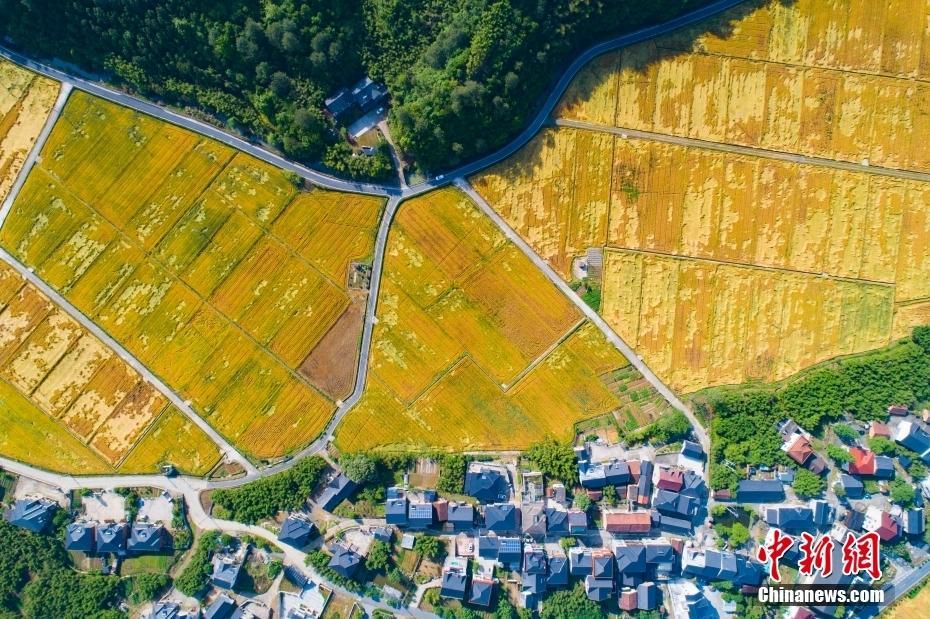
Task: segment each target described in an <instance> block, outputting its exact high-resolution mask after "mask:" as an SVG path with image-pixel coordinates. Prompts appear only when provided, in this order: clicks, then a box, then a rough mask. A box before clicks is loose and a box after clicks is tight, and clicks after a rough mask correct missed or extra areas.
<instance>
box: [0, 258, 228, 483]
mask: <svg viewBox="0 0 930 619" xmlns="http://www.w3.org/2000/svg"><path fill="white" fill-rule="evenodd" d="M0 308H2V309H0V367H2V369H0V400H2V402H3V412H4V414H3V415H2V416H0V417H2V420H0V453H2V454H3V455H5V456H8V457H11V458H15V459H17V460H22V461H24V462H27V463H29V464H34V465H36V466H40V467H42V468H48V469H52V470H56V471H64V472H69V473H77V474H80V473H98V472H107V471H114V470H119V471H122V470H123V464H124V460H125V458H126V456H127V454H129V453H130V452H131V451H133V452H135V451H138V450H139V449H140V446H139V445H138V444H139V443H140V437H142V436H143V434H146V433H147V432H148V431H149V430H150V428H151V427H152V426H157V425H160V424H162V423H163V421H164V418H165V415H163V414H162V412H163V411H164V410H165V409H166V405H167V400H166V398H164V396H162V395H161V394H160V393H158V392H157V391H156V390H155V389H154V388H153V387H152V386H151V385H150V384H149V383H147V382H146V381H145V380H144V379H143V378H142V377H141V376H140V375H139V374H138V373H137V372H136V371H135V370H134V369H132V368H131V367H130V366H128V365H127V364H126V363H125V362H124V361H122V360H121V359H120V358H119V357H117V356H116V355H115V353H113V352H112V351H111V350H110V349H108V348H107V347H106V346H105V345H104V344H103V343H102V342H101V341H100V340H98V339H97V338H96V337H95V336H94V335H92V334H91V333H89V332H88V331H87V330H85V329H84V328H83V327H82V326H81V325H80V324H79V323H77V322H76V321H75V320H73V319H72V318H71V317H70V316H68V315H67V314H66V313H65V312H63V311H62V310H61V309H60V308H58V307H57V306H55V305H54V304H53V303H52V302H51V301H50V300H49V299H48V298H47V297H46V296H45V295H43V294H42V293H41V292H40V291H39V290H37V289H36V288H35V287H34V286H32V285H31V284H29V283H27V282H26V281H25V280H24V279H22V277H20V276H19V274H18V273H16V271H14V270H13V269H12V268H11V267H9V266H7V265H6V264H2V263H0ZM195 429H196V432H191V433H189V434H190V435H189V436H188V437H182V436H180V435H179V434H177V433H175V434H171V435H167V436H165V437H163V439H162V442H163V443H164V447H162V449H163V450H164V451H165V452H166V453H168V454H174V453H175V452H177V451H178V450H179V449H184V450H190V453H191V454H192V455H194V456H197V457H199V458H210V457H211V453H216V454H218V451H217V448H216V446H215V445H213V444H212V442H211V441H210V439H209V437H207V436H206V435H205V434H204V433H203V432H202V431H201V430H200V429H199V428H195ZM182 438H185V439H187V440H188V443H187V444H185V445H183V446H182V445H180V444H179V441H180V440H181V439H182ZM141 442H142V443H144V442H145V441H144V440H143V441H141ZM134 448H135V449H134ZM145 450H148V448H145ZM145 450H144V451H143V453H144V452H145ZM186 458H187V460H190V459H191V456H186ZM215 461H216V460H215V459H214V463H215ZM185 462H186V461H184V462H182V461H180V460H179V462H178V465H179V466H180V465H182V464H185ZM158 464H159V462H158V461H151V462H140V463H139V464H138V466H137V467H136V469H135V470H136V471H138V472H152V471H155V470H157V465H158Z"/></svg>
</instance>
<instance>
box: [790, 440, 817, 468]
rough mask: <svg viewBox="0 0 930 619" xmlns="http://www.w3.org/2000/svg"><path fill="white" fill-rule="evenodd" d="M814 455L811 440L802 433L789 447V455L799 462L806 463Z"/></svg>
mask: <svg viewBox="0 0 930 619" xmlns="http://www.w3.org/2000/svg"><path fill="white" fill-rule="evenodd" d="M812 455H814V450H813V449H812V448H811V442H810V441H809V440H807V438H805V437H804V436H801V435H800V434H799V435H797V438H796V439H794V442H793V443H791V445H789V447H788V456H789V457H790V458H791V459H792V460H794V461H795V462H797V463H798V464H804V463H805V462H807V459H808V458H810V457H811V456H812Z"/></svg>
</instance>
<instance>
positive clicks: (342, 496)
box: [317, 473, 358, 512]
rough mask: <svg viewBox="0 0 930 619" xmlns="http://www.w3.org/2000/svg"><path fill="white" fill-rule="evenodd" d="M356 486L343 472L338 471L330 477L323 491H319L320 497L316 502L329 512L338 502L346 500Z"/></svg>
mask: <svg viewBox="0 0 930 619" xmlns="http://www.w3.org/2000/svg"><path fill="white" fill-rule="evenodd" d="M357 487H358V485H357V484H356V483H355V482H354V481H352V480H351V479H349V478H348V477H346V476H345V475H344V474H342V473H339V474H338V475H336V476H335V477H333V478H332V479H330V480H329V482H328V483H327V484H326V487H325V488H323V492H322V493H320V498H319V499H317V503H319V505H320V507H322V508H323V509H325V510H326V511H328V512H331V511H333V510H334V509H336V507H338V506H339V504H340V503H342V502H343V501H344V500H346V499H347V498H348V497H349V495H350V494H352V493H353V492H354V491H355V489H356V488H357Z"/></svg>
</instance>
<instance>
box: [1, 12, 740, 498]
mask: <svg viewBox="0 0 930 619" xmlns="http://www.w3.org/2000/svg"><path fill="white" fill-rule="evenodd" d="M742 1H743V0H718V1H717V2H714V3H712V4H709V5H707V6H705V7H703V8H701V9H698V10H696V11H693V12H691V13H688V14H686V15H682V16H680V17H678V18H675V19H673V20H670V21H668V22H665V23H663V24H659V25H656V26H651V27H648V28H644V29H642V30H639V31H636V32H633V33H630V34H626V35H622V36H619V37H615V38H613V39H610V40H607V41H604V42H603V43H600V44H598V45H595V46H593V47H591V48H589V49H588V50H587V51H585V52H583V53H582V54H580V55H579V56H578V57H577V58H576V59H575V60H574V61H573V62H572V63H571V64H570V65H569V66H568V68H567V69H566V70H565V71H564V72H563V73H562V75H561V77H560V78H559V80H558V81H557V82H556V84H555V85H554V86H553V88H552V90H551V91H550V93H549V95H548V97H547V98H546V100H545V101H544V102H543V104H542V105H541V107H540V109H539V110H538V112H537V114H536V115H535V116H534V118H533V119H532V121H531V122H530V123H529V125H528V126H527V127H526V128H525V129H524V130H523V132H521V133H520V134H519V135H518V136H517V137H515V138H514V139H513V140H512V141H511V142H510V143H508V144H507V145H505V146H504V147H502V148H501V149H499V150H498V151H497V152H495V153H492V154H490V155H487V156H485V157H483V158H481V159H478V160H476V161H473V162H471V163H469V164H465V165H463V166H461V167H459V168H457V169H455V170H453V171H450V172H447V173H446V174H441V175H439V176H437V177H434V178H432V179H428V180H426V181H424V182H422V183H418V184H417V185H413V186H404V187H400V188H398V187H394V186H387V185H376V184H369V183H358V182H353V181H346V180H343V179H338V178H335V177H332V176H330V175H327V174H324V173H322V172H319V171H316V170H312V169H310V168H308V167H306V166H303V165H301V164H298V163H294V162H292V161H289V160H287V159H285V158H283V157H281V156H280V155H277V154H275V153H273V152H271V151H269V150H267V149H265V148H263V147H261V146H259V145H256V144H253V143H250V142H248V141H246V140H243V139H241V138H239V137H236V136H234V135H231V134H229V133H227V132H225V131H223V130H221V129H218V128H217V127H214V126H212V125H209V124H207V123H204V122H201V121H198V120H195V119H193V118H189V117H187V116H183V115H181V114H178V113H176V112H173V111H171V110H168V109H165V108H163V107H160V106H158V105H156V104H153V103H151V102H148V101H144V100H142V99H140V98H138V97H134V96H132V95H129V94H126V93H123V92H119V91H117V90H114V89H112V88H109V87H106V86H102V85H100V84H98V83H95V82H92V81H90V80H86V79H82V78H79V77H75V76H72V75H69V74H68V73H66V72H64V71H61V70H58V69H55V68H53V67H50V66H48V65H45V64H42V63H39V62H36V61H33V60H31V59H29V58H28V57H26V56H23V55H22V54H19V53H17V52H14V51H12V50H9V49H6V48H3V47H0V56H2V57H5V58H7V59H8V60H10V61H12V62H14V63H17V64H19V65H22V66H24V67H26V68H28V69H30V70H32V71H35V72H37V73H40V74H42V75H45V76H47V77H50V78H52V79H55V80H58V81H59V82H61V83H62V85H63V86H62V87H63V89H66V88H67V89H68V90H70V89H71V88H76V89H79V90H82V91H85V92H88V93H90V94H92V95H95V96H98V97H101V98H103V99H106V100H109V101H112V102H114V103H117V104H119V105H123V106H125V107H129V108H131V109H134V110H136V111H139V112H142V113H145V114H148V115H150V116H153V117H155V118H158V119H160V120H163V121H166V122H169V123H172V124H174V125H177V126H179V127H182V128H185V129H188V130H191V131H193V132H195V133H198V134H201V135H204V136H207V137H210V138H212V139H215V140H217V141H219V142H222V143H224V144H227V145H229V146H231V147H233V148H236V149H238V150H240V151H242V152H245V153H247V154H250V155H252V156H254V157H256V158H258V159H260V160H263V161H265V162H267V163H270V164H272V165H275V166H278V167H279V168H282V169H284V170H288V171H291V172H294V173H296V174H298V175H300V176H301V177H302V178H304V179H307V180H309V181H310V182H312V183H314V184H316V185H319V186H321V187H326V188H329V189H334V190H338V191H346V192H353V193H363V194H369V195H378V196H386V197H388V198H389V200H388V203H387V205H386V207H385V212H384V215H383V217H382V220H381V222H380V224H379V228H378V234H377V238H376V243H375V249H374V260H373V265H372V280H371V288H370V291H369V296H368V305H367V308H366V312H365V322H364V327H363V331H362V343H361V347H360V354H359V366H358V367H359V369H358V372H357V375H356V380H355V388H354V390H353V392H352V394H351V395H350V396H349V397H348V398H347V399H346V400H345V401H343V402H342V403H341V405H340V406H339V407H338V408H337V410H336V412H335V414H334V415H333V417H332V419H331V420H330V422H329V423H328V424H327V426H326V430H325V431H324V433H323V434H322V435H321V436H320V437H319V438H317V439H316V440H315V441H313V442H312V443H311V444H309V445H308V446H307V447H305V448H304V449H302V450H300V451H299V452H297V453H295V454H293V455H292V456H291V457H290V458H288V459H287V460H285V461H282V462H279V463H277V464H275V465H272V466H269V467H266V468H264V469H262V470H261V471H259V470H257V469H256V468H255V467H254V466H253V465H252V464H251V462H249V461H248V460H247V459H246V458H245V457H244V456H242V455H241V454H240V453H239V452H238V451H236V450H235V449H234V448H233V447H232V446H231V445H229V444H228V443H227V442H226V441H225V440H224V439H223V438H222V437H221V436H220V435H219V434H218V433H217V432H216V431H215V430H213V428H212V427H210V426H209V424H208V423H207V422H206V421H205V420H203V419H202V418H201V417H199V416H198V415H197V414H196V413H194V412H193V410H192V409H191V408H190V407H189V406H188V405H186V404H185V402H184V401H183V400H180V398H178V396H177V395H175V394H173V393H171V392H170V390H168V389H167V386H165V385H164V384H163V383H162V382H161V381H160V380H158V379H157V377H155V376H154V375H153V374H152V373H151V372H149V371H148V370H147V369H145V368H144V366H142V365H141V364H140V363H139V362H138V361H137V360H135V358H134V357H132V356H131V355H130V354H129V353H128V352H127V351H125V350H124V349H123V348H122V347H121V346H119V344H117V343H116V342H115V341H114V340H113V339H112V338H110V337H108V336H107V335H106V334H105V333H104V332H103V331H102V329H100V328H99V327H97V326H96V325H95V324H94V323H93V322H91V321H90V320H89V319H87V318H86V317H85V316H84V315H83V314H81V313H80V312H79V311H78V310H76V309H75V308H74V307H73V306H71V305H70V304H69V303H68V302H67V301H65V300H64V299H63V298H61V296H60V295H58V294H57V293H55V292H54V291H53V290H52V289H51V288H50V287H49V286H48V285H47V284H45V283H44V282H42V281H41V280H40V279H39V278H38V277H37V276H36V275H35V274H34V273H32V272H31V271H29V270H28V269H27V268H26V267H24V266H23V265H21V264H19V263H18V262H17V261H16V260H15V259H14V258H13V257H12V256H10V255H9V254H7V253H6V252H0V258H2V259H4V260H6V261H8V262H10V264H11V265H13V266H14V267H15V268H16V269H17V271H19V272H20V273H21V274H23V276H24V277H26V279H27V280H28V281H30V282H33V283H35V284H36V285H37V286H38V287H39V288H40V290H42V291H43V292H44V293H46V294H48V295H49V296H50V297H51V298H52V299H53V300H54V301H55V302H57V303H59V304H60V305H61V306H62V307H64V308H65V309H66V310H67V311H68V312H69V314H71V315H72V316H74V318H75V319H77V320H78V321H79V322H80V323H81V324H83V325H85V326H86V327H87V328H88V329H90V330H91V332H93V333H94V334H95V335H97V336H98V337H100V339H101V340H102V341H103V342H105V343H106V344H107V345H108V346H110V347H111V348H113V349H114V350H115V351H117V352H119V354H120V356H121V357H123V358H124V359H126V360H127V362H129V363H130V365H131V366H132V367H137V366H138V368H137V369H140V371H141V372H142V374H143V376H145V377H146V378H147V379H148V380H149V381H150V382H152V384H153V385H155V386H156V387H157V388H158V389H159V390H160V391H163V393H165V395H167V396H169V399H170V400H171V401H172V402H173V403H174V404H176V405H177V406H179V408H180V409H181V410H182V411H183V412H184V413H185V414H187V415H188V416H189V417H191V419H192V420H193V421H194V422H195V423H196V424H197V425H198V426H199V427H201V428H202V429H203V430H204V431H205V432H207V433H208V435H209V436H210V437H211V438H213V440H214V441H215V442H216V443H217V444H218V445H219V446H220V447H221V448H222V449H224V450H225V451H226V453H227V454H228V455H229V457H230V459H232V460H234V461H237V462H240V463H241V464H242V465H243V466H244V468H245V469H246V471H247V474H246V475H244V476H242V477H239V478H237V479H232V480H222V481H207V480H203V479H199V478H184V480H185V483H189V484H194V485H193V486H192V487H196V488H197V489H198V491H201V490H206V489H210V488H222V487H234V486H238V485H242V484H244V483H247V482H248V481H251V480H253V479H256V478H258V477H264V476H267V475H271V474H274V473H277V472H280V471H283V470H286V469H288V468H290V467H291V466H293V464H294V463H295V462H297V461H298V460H299V459H300V458H302V457H305V456H307V455H310V454H313V453H316V452H319V451H321V450H323V449H325V447H326V445H327V443H329V441H330V440H331V439H332V437H333V434H334V433H335V430H336V428H337V427H338V425H339V423H340V422H341V421H342V419H343V418H344V417H345V415H346V414H347V413H348V412H349V410H350V409H351V408H352V407H353V406H354V405H355V404H356V403H357V402H358V401H359V399H360V398H361V396H362V392H363V391H364V386H365V383H366V381H367V378H368V358H369V353H370V350H371V338H372V331H373V326H374V323H375V320H376V318H375V310H376V308H377V302H378V291H379V287H380V282H381V275H382V270H383V264H384V255H385V250H386V247H387V237H388V232H389V228H390V225H391V222H392V220H393V218H394V215H395V214H396V212H397V209H398V206H399V205H400V203H401V200H402V199H406V198H412V197H415V196H418V195H421V194H424V193H427V192H429V191H432V190H434V189H437V188H440V187H443V186H447V185H449V184H452V183H453V182H454V183H455V184H457V185H459V186H460V187H461V188H467V190H466V192H467V193H468V194H469V196H471V198H472V199H473V200H475V202H476V203H477V204H478V205H479V206H480V207H481V209H482V210H483V211H485V212H486V213H488V214H489V215H492V217H491V219H492V221H494V223H495V224H496V225H497V226H498V227H499V228H500V229H501V230H502V231H504V232H505V234H506V235H507V236H508V238H510V239H511V240H513V241H514V242H515V243H517V245H518V246H520V248H521V250H522V251H523V252H524V253H526V254H527V255H528V256H529V257H530V259H531V261H532V262H533V263H534V264H535V265H536V266H537V268H540V269H541V270H542V271H543V273H545V274H546V275H547V277H548V278H549V279H551V280H553V281H554V282H555V283H556V286H557V287H558V288H559V289H560V290H561V291H562V292H563V293H565V294H566V295H567V296H568V298H569V299H570V300H572V302H573V303H575V304H576V305H579V304H580V305H579V307H580V308H581V311H582V312H583V313H584V314H585V316H587V317H588V318H589V319H590V320H591V321H592V322H593V323H594V324H595V325H596V326H597V327H598V329H599V330H601V331H602V332H603V333H604V335H605V336H606V337H607V339H608V340H609V341H610V342H611V343H612V344H613V345H614V346H616V347H617V348H618V350H620V352H621V353H622V354H623V355H624V356H625V357H626V358H627V359H628V360H629V361H630V363H631V364H632V365H634V366H635V367H636V368H637V369H639V370H640V372H642V374H643V375H644V376H645V377H646V379H647V380H648V381H649V382H650V383H651V384H653V385H654V386H655V387H656V388H657V390H658V391H659V392H660V393H661V394H662V395H663V397H665V398H666V400H667V401H668V402H669V403H670V404H672V406H674V407H675V408H676V409H679V410H681V411H682V412H683V413H685V414H686V415H687V416H688V418H689V419H690V420H691V422H692V424H693V425H694V427H695V432H696V433H697V435H698V437H699V439H700V442H701V444H702V445H703V446H704V448H705V450H706V449H708V448H709V440H708V436H707V432H706V431H705V430H704V428H703V427H702V426H701V425H700V423H699V422H698V420H697V419H696V418H695V417H694V415H693V414H692V413H691V411H690V410H689V409H688V408H687V407H686V406H685V405H684V403H683V402H682V401H681V400H680V399H679V398H678V397H677V396H676V395H675V394H674V393H673V392H672V391H671V389H669V388H668V387H667V386H666V385H665V384H664V383H662V382H661V381H660V380H659V379H658V377H657V376H656V375H655V374H654V373H653V372H652V371H651V370H650V369H649V368H648V367H647V366H646V365H645V364H644V363H643V361H642V360H641V359H640V358H639V357H638V356H637V355H636V353H635V352H634V351H633V350H632V349H631V348H630V347H629V346H628V345H627V344H626V343H625V342H624V341H623V340H622V339H621V338H620V337H619V336H618V335H617V334H616V333H615V332H614V331H613V330H612V329H611V328H610V327H609V326H608V325H607V323H606V322H605V321H604V320H603V319H602V318H601V317H600V316H599V315H598V314H597V313H596V312H594V311H593V310H592V309H591V308H590V307H588V306H587V304H585V303H584V302H583V301H582V300H581V299H580V298H579V297H578V296H577V295H575V293H574V292H573V291H571V289H570V288H568V286H567V285H566V284H565V283H564V282H563V281H562V280H561V278H559V277H558V275H556V274H555V273H554V272H553V271H552V270H551V268H550V267H549V266H548V265H547V264H546V263H545V262H544V261H543V260H542V259H541V258H539V256H537V255H536V254H535V252H533V251H532V249H530V248H529V246H528V245H526V244H525V243H523V242H522V239H520V238H519V237H518V236H517V235H516V234H514V233H513V231H512V230H510V228H509V226H507V225H506V223H504V222H503V220H502V219H501V218H500V217H499V216H498V215H497V214H496V213H494V211H493V209H491V208H490V207H489V206H488V205H487V203H486V202H485V201H484V200H483V199H481V198H480V196H478V195H477V193H476V192H474V190H473V189H472V188H471V185H470V184H469V183H468V181H467V180H466V178H467V177H468V176H470V175H472V174H474V173H476V172H478V171H480V170H483V169H485V168H487V167H489V166H491V165H493V164H495V163H497V162H499V161H502V160H504V159H506V158H507V157H510V156H511V155H513V154H514V153H516V152H517V151H518V150H519V149H521V148H522V147H523V146H525V145H526V144H527V143H528V142H529V141H530V140H531V139H532V138H533V137H534V136H535V135H536V133H538V132H539V130H540V129H542V128H543V127H544V126H545V125H546V124H547V123H548V122H549V117H550V115H551V114H552V111H553V110H554V109H555V107H556V105H558V103H559V101H560V100H561V98H562V95H563V94H564V93H565V91H566V89H567V88H568V86H569V84H570V83H571V81H572V80H573V79H574V77H575V76H576V75H577V74H578V72H579V71H580V70H581V69H582V68H584V66H585V65H586V64H587V63H588V62H589V61H591V60H592V59H594V58H596V57H597V56H600V55H602V54H604V53H607V52H609V51H611V50H614V49H617V48H620V47H625V46H628V45H632V44H634V43H639V42H642V41H645V40H648V39H652V38H655V37H658V36H661V35H663V34H666V33H668V32H671V31H673V30H676V29H679V28H682V27H684V26H688V25H691V24H694V23H696V22H699V21H701V20H704V19H706V18H708V17H712V16H714V15H716V14H718V13H721V12H723V11H725V10H727V9H730V8H733V7H735V6H737V5H739V4H741V3H742ZM59 103H61V104H62V105H61V107H63V103H64V102H63V101H59ZM56 110H57V111H56V113H55V114H54V116H55V118H57V115H58V113H60V111H61V110H60V109H58V106H57V105H56ZM52 124H54V123H53V122H52V121H51V120H49V125H48V126H47V127H46V128H44V129H43V132H42V135H41V136H40V138H41V139H40V140H38V141H37V143H36V145H35V147H34V148H33V150H32V151H31V152H30V161H29V162H27V163H28V165H24V166H23V170H22V171H21V172H20V175H19V177H18V178H17V180H16V183H15V184H14V187H13V188H12V190H11V191H10V194H9V196H8V197H7V199H6V200H5V201H4V204H3V206H2V210H0V212H2V213H3V214H6V213H8V212H9V208H10V206H11V205H12V203H13V201H14V200H15V198H16V196H17V195H18V193H19V191H20V190H21V189H22V186H23V184H24V183H25V179H26V177H27V176H28V171H29V169H30V168H31V167H32V164H34V162H35V159H36V157H37V156H38V153H39V152H40V151H41V148H42V145H43V144H44V142H45V139H47V137H48V133H49V132H50V131H51V125H52ZM0 224H2V219H0ZM521 244H522V245H521ZM553 278H555V279H553ZM556 280H557V281H556ZM130 360H131V361H130ZM3 462H7V460H5V459H0V463H3ZM10 462H12V461H10ZM17 464H18V466H17V467H16V468H17V469H18V470H21V471H24V472H23V473H22V474H26V475H28V473H27V472H25V471H28V470H32V471H35V472H36V474H41V475H42V476H46V477H47V476H49V475H52V476H53V477H57V478H60V479H62V480H64V479H72V480H73V479H75V478H74V477H72V476H63V475H62V476H55V475H54V474H51V473H48V472H46V471H41V470H40V469H35V468H33V467H29V466H27V465H23V464H20V463H17ZM82 479H83V480H84V481H86V482H87V485H98V486H99V485H101V484H102V485H106V484H111V485H112V484H116V485H124V484H125V483H132V480H133V479H135V480H136V483H141V482H142V481H143V480H151V479H162V480H163V479H164V478H163V477H159V476H141V477H140V476H118V475H117V476H109V477H95V478H82ZM195 482H196V483H195ZM146 483H147V482H146ZM178 483H180V482H178Z"/></svg>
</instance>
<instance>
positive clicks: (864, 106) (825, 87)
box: [557, 0, 930, 171]
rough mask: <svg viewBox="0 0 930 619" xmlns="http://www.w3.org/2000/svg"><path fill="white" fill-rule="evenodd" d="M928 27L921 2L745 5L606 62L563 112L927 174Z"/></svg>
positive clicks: (570, 95) (575, 90)
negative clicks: (748, 8)
mask: <svg viewBox="0 0 930 619" xmlns="http://www.w3.org/2000/svg"><path fill="white" fill-rule="evenodd" d="M886 9H887V10H886ZM928 24H930V6H928V5H927V4H926V3H925V2H921V1H919V0H900V1H895V2H892V3H890V5H889V3H883V4H882V5H881V6H877V5H876V4H875V2H874V1H873V0H828V1H825V0H797V1H796V2H783V1H782V0H769V1H767V2H759V3H756V4H755V5H754V6H753V5H750V10H747V8H745V7H743V6H740V7H737V8H735V9H733V10H731V11H729V12H727V13H724V14H722V15H721V16H719V17H716V18H712V19H710V20H706V21H704V22H702V23H701V24H699V25H697V26H694V27H691V28H687V29H684V30H682V31H679V32H675V33H672V34H670V35H667V36H665V37H661V38H659V39H655V40H653V41H649V42H646V43H642V44H639V45H634V46H631V47H629V48H625V49H622V50H619V51H617V52H614V53H611V54H608V55H606V56H603V57H601V58H599V59H598V60H597V61H595V62H593V63H591V64H590V65H589V66H588V67H587V68H586V69H585V71H584V72H582V73H581V74H580V75H579V76H578V77H577V78H576V80H575V82H574V83H573V85H572V86H571V87H570V88H569V91H568V92H567V93H566V96H565V98H564V101H563V103H562V105H561V107H560V109H559V110H558V111H557V114H558V115H560V116H562V117H563V118H574V119H578V120H586V121H590V122H596V123H601V124H607V125H615V126H618V127H627V128H631V129H641V130H646V131H656V132H659V133H667V134H672V135H681V136H688V137H694V138H700V139H703V140H711V141H716V142H729V143H733V144H741V145H746V146H758V147H762V148H767V149H773V150H782V151H788V152H796V153H802V154H806V155H814V156H821V157H826V158H831V159H841V160H845V161H854V162H859V161H861V160H863V159H867V160H868V161H869V162H870V163H871V164H872V165H879V166H885V167H890V168H906V169H913V170H923V171H926V170H930V146H928V145H927V140H925V139H922V138H919V137H917V136H923V135H927V131H928V130H930V105H928V104H930V62H928V61H927V60H928V56H927V52H926V50H927V49H928V43H927V42H928V41H930V26H928Z"/></svg>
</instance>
